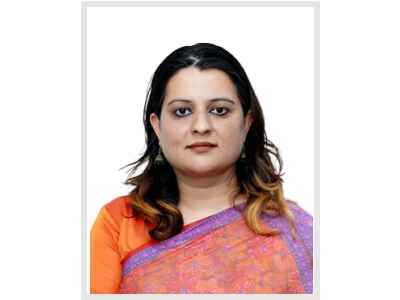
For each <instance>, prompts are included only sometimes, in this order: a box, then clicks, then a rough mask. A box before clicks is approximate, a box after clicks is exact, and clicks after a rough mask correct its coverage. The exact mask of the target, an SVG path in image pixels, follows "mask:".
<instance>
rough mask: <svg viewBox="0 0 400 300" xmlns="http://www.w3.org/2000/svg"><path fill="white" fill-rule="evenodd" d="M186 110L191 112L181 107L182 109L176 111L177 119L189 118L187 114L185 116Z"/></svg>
mask: <svg viewBox="0 0 400 300" xmlns="http://www.w3.org/2000/svg"><path fill="white" fill-rule="evenodd" d="M186 110H189V109H188V108H187V107H180V108H178V109H176V110H175V111H174V114H175V115H176V116H177V117H180V118H182V117H184V116H187V114H185V111H186Z"/></svg>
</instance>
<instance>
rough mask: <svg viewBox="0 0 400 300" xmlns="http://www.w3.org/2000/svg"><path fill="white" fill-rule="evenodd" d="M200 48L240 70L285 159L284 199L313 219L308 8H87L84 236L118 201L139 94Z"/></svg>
mask: <svg viewBox="0 0 400 300" xmlns="http://www.w3.org/2000/svg"><path fill="white" fill-rule="evenodd" d="M198 42H209V43H214V44H217V45H219V46H222V47H224V48H225V49H226V50H228V51H229V52H231V53H232V54H233V55H234V56H235V57H236V58H237V59H238V60H239V62H240V63H241V64H242V66H243V67H244V69H245V70H246V73H247V75H248V76H249V79H250V81H251V83H252V85H253V88H254V89H255V92H256V94H257V96H258V98H259V100H260V102H261V105H262V107H263V111H264V114H265V121H266V131H267V135H268V137H269V139H270V140H271V141H272V142H273V143H275V145H276V146H277V147H278V148H279V149H280V151H281V156H282V159H283V166H284V169H283V171H284V172H285V175H284V176H283V179H284V192H285V195H286V196H287V197H288V198H290V199H292V200H295V201H296V202H298V203H299V204H300V205H301V206H302V207H303V208H304V209H306V210H307V211H308V212H310V213H311V214H313V212H314V93H313V91H314V63H313V62H314V50H313V49H314V15H313V8H311V7H88V8H87V116H86V118H87V233H88V236H89V232H90V228H91V226H92V224H93V222H94V219H95V218H96V215H97V213H98V212H99V210H100V208H101V207H102V206H103V205H104V204H106V203H107V202H109V201H111V200H113V199H114V198H116V197H118V196H121V195H125V194H127V193H128V192H129V190H130V189H131V187H129V186H126V185H124V184H123V181H124V180H125V179H126V176H127V171H128V168H126V169H124V170H119V168H121V167H122V166H124V165H126V164H128V163H131V162H133V161H135V160H137V159H138V158H139V154H140V153H142V152H143V151H144V149H145V148H144V147H145V139H144V128H143V122H142V115H143V106H144V102H145V95H146V90H147V87H148V84H149V81H150V79H151V76H152V74H153V72H154V71H155V69H156V68H157V66H158V65H159V64H160V63H161V61H162V60H163V59H164V58H165V57H166V56H167V55H168V54H170V53H171V52H172V51H173V50H175V49H177V48H179V47H181V46H185V45H192V44H195V43H198Z"/></svg>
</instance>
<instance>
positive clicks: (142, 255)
mask: <svg viewBox="0 0 400 300" xmlns="http://www.w3.org/2000/svg"><path fill="white" fill-rule="evenodd" d="M243 208H244V204H241V205H238V206H237V208H229V209H226V210H224V211H221V212H219V213H217V214H214V215H212V216H210V217H207V218H205V219H203V220H201V221H200V222H195V223H194V224H193V225H191V226H188V227H187V228H185V229H184V230H183V231H182V232H181V233H179V234H178V235H176V236H174V237H172V238H170V239H168V240H165V241H161V242H157V243H155V244H152V245H149V246H148V247H145V248H143V249H139V250H138V251H136V252H133V253H132V254H131V255H130V256H129V257H128V258H127V259H126V260H125V261H124V263H123V273H122V280H121V285H120V293H266V294H271V293H289V294H293V293H312V291H313V273H312V271H313V256H312V249H313V246H312V245H313V237H312V234H313V230H312V223H313V222H312V217H311V215H309V214H308V213H307V212H305V211H304V210H303V209H302V208H300V207H299V206H297V205H295V204H292V203H289V208H290V209H291V211H292V212H293V214H294V217H295V221H296V222H295V225H296V230H297V234H298V239H293V237H292V236H291V234H290V225H289V223H288V222H287V220H286V219H285V218H283V217H280V216H278V217H271V216H268V215H266V214H263V215H262V217H261V220H262V222H263V223H264V224H265V225H266V226H268V227H270V228H277V229H279V230H280V232H281V234H280V235H278V236H273V237H265V236H261V235H257V234H255V233H254V232H253V231H252V230H251V229H250V228H249V227H248V226H247V225H246V223H245V220H244V218H243V216H242V209H243Z"/></svg>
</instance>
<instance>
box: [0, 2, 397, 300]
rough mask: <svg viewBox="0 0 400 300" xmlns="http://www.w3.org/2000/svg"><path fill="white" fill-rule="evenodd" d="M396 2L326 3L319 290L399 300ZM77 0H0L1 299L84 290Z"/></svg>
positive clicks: (330, 295)
mask: <svg viewBox="0 0 400 300" xmlns="http://www.w3.org/2000/svg"><path fill="white" fill-rule="evenodd" d="M399 9H400V6H399V4H398V2H397V1H379V2H378V1H365V0H364V1H354V0H353V1H351V0H346V1H340V0H332V1H329V0H327V1H323V2H322V3H321V295H322V297H321V298H322V299H323V300H325V299H335V300H336V299H343V298H345V299H395V298H396V297H397V296H398V288H397V287H398V270H399V267H400V265H399V259H398V253H400V245H399V239H398V238H397V236H398V232H397V229H398V228H399V227H400V226H399V225H400V224H399V221H398V220H399V213H398V211H399V208H400V207H399V192H398V188H397V186H398V178H399V177H398V170H399V156H398V154H399V153H400V151H399V150H400V149H399V143H398V138H397V136H398V130H397V127H399V124H398V123H399V121H398V116H397V115H398V112H399V109H398V107H397V106H398V103H399V100H400V99H399V98H400V97H399V96H400V91H399V88H398V87H399V82H400V78H399V77H400V73H399V72H400V71H399V70H400V57H399V53H400V42H399V39H398V38H397V36H398V28H400V19H399V18H398V14H399ZM80 21H81V11H80V2H79V1H72V0H68V1H67V0H65V1H54V0H52V1H22V0H21V1H15V2H11V1H9V2H3V3H2V4H1V7H0V34H1V39H0V41H1V47H0V83H1V87H0V105H1V107H0V128H1V138H2V146H1V156H0V166H1V168H0V170H1V171H0V172H1V173H0V174H1V177H0V179H1V189H0V193H1V194H0V200H1V202H0V206H1V207H0V211H1V217H0V228H1V238H2V246H1V248H0V249H1V250H0V251H1V255H0V257H1V258H0V259H1V261H0V265H1V273H0V276H1V277H0V282H1V286H2V289H1V294H2V298H4V299H30V298H35V299H36V298H39V299H55V298H56V299H68V300H70V299H80V289H81V278H80V274H81V257H80V254H81V244H80V242H81V227H80V226H81V224H80V222H81V221H80V220H81V204H80V203H81V161H80V152H81V143H80V138H81V136H80V134H81V128H80V119H81V115H80V113H81V111H80V107H81V106H80V101H81V97H80V96H81V95H80V88H81V86H80V82H81V80H80V49H81V48H80Z"/></svg>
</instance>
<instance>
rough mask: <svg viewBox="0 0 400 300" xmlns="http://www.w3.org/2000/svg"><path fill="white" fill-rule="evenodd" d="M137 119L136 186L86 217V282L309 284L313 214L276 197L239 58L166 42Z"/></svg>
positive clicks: (124, 286) (136, 289)
mask: <svg viewBox="0 0 400 300" xmlns="http://www.w3.org/2000/svg"><path fill="white" fill-rule="evenodd" d="M143 120H144V126H145V131H146V145H147V148H146V150H145V152H144V154H143V155H142V156H141V157H140V158H139V159H138V160H137V161H135V162H134V163H131V164H129V165H127V166H132V168H131V173H130V177H128V179H127V180H126V182H125V183H126V184H129V185H133V186H134V188H133V189H132V191H131V192H130V193H129V195H126V196H121V197H117V198H115V199H114V200H112V201H111V202H109V203H107V204H106V205H104V206H103V208H102V209H101V211H100V212H99V215H98V216H97V219H96V221H95V223H94V225H93V227H92V231H91V293H312V278H313V276H312V266H313V261H312V240H313V239H312V217H311V216H310V215H309V214H308V213H307V212H305V211H304V210H303V209H302V208H301V207H300V206H298V205H297V204H296V203H295V202H293V201H289V200H287V199H285V198H284V196H283V190H282V182H283V181H282V179H281V175H282V174H281V158H280V155H279V152H278V149H277V148H276V147H275V146H274V144H273V143H272V142H271V141H269V140H268V139H267V136H266V133H265V129H264V128H265V126H264V117H263V112H262V109H261V106H260V104H259V101H258V99H257V97H256V94H255V92H254V90H253V88H252V86H251V84H250V81H249V79H248V77H247V75H246V73H245V71H244V69H243V68H242V66H241V65H240V63H239V62H238V61H237V60H236V59H235V58H234V57H233V56H232V55H231V54H230V53H229V52H227V51H226V50H225V49H223V48H221V47H219V46H216V45H213V44H207V43H199V44H195V45H192V46H185V47H182V48H179V49H177V50H175V51H173V52H172V53H171V54H170V55H169V56H168V57H166V58H165V60H164V61H163V62H162V63H161V64H160V65H159V67H158V68H157V70H156V71H155V73H154V75H153V78H152V81H151V85H150V88H149V90H148V93H147V99H146V104H145V108H144V119H143ZM273 159H274V160H275V165H276V164H277V165H278V167H277V166H275V165H274V162H273ZM145 163H146V164H145ZM144 164H145V168H144V170H143V171H142V172H141V173H140V174H138V175H136V176H133V174H134V173H135V172H136V171H137V169H138V168H139V167H140V166H142V165H144Z"/></svg>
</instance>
